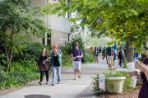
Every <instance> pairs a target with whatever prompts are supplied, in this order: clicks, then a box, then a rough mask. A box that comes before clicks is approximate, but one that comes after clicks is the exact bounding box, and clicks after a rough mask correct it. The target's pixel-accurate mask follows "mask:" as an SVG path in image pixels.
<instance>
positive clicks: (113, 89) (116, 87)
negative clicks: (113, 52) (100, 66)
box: [104, 71, 126, 93]
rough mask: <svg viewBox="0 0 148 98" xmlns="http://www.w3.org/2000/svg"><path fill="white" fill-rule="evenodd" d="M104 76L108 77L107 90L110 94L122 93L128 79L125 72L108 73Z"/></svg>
mask: <svg viewBox="0 0 148 98" xmlns="http://www.w3.org/2000/svg"><path fill="white" fill-rule="evenodd" d="M104 74H105V76H106V90H107V91H108V92H109V93H122V91H123V85H124V82H125V79H126V76H125V72H119V71H107V72H104Z"/></svg>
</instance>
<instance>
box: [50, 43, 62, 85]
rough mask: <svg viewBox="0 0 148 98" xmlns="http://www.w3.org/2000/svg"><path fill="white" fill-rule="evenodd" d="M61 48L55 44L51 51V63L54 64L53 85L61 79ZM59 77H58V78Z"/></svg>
mask: <svg viewBox="0 0 148 98" xmlns="http://www.w3.org/2000/svg"><path fill="white" fill-rule="evenodd" d="M61 57H62V53H61V50H60V49H58V45H57V44H54V45H53V49H52V51H51V64H52V86H54V85H55V82H56V79H57V82H58V83H60V81H61V63H62V61H61ZM56 77H57V78H56Z"/></svg>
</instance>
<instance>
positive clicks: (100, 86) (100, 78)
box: [99, 74, 105, 91]
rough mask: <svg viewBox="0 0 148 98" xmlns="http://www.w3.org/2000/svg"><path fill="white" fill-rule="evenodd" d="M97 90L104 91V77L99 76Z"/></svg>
mask: <svg viewBox="0 0 148 98" xmlns="http://www.w3.org/2000/svg"><path fill="white" fill-rule="evenodd" d="M99 88H100V89H101V90H104V91H105V75H104V74H99Z"/></svg>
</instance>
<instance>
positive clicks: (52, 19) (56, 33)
mask: <svg viewBox="0 0 148 98" xmlns="http://www.w3.org/2000/svg"><path fill="white" fill-rule="evenodd" d="M56 2H58V0H32V5H35V6H39V7H43V6H45V5H47V4H49V3H56ZM42 19H43V21H44V23H45V24H46V26H47V27H48V28H49V29H51V36H49V35H48V34H47V33H46V32H45V37H44V39H42V38H35V37H34V39H35V40H36V41H38V42H43V43H44V44H45V45H48V44H51V45H52V44H53V43H57V44H59V45H63V44H64V43H65V42H66V41H68V35H69V33H70V29H71V23H70V22H69V21H68V19H67V18H65V17H62V16H60V17H59V16H57V15H46V16H43V17H42Z"/></svg>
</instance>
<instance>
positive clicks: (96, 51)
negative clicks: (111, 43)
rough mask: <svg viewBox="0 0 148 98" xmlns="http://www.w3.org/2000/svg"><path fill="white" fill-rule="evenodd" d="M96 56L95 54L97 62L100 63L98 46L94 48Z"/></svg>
mask: <svg viewBox="0 0 148 98" xmlns="http://www.w3.org/2000/svg"><path fill="white" fill-rule="evenodd" d="M94 56H95V62H96V63H98V58H99V49H98V48H97V47H95V49H94Z"/></svg>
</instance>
